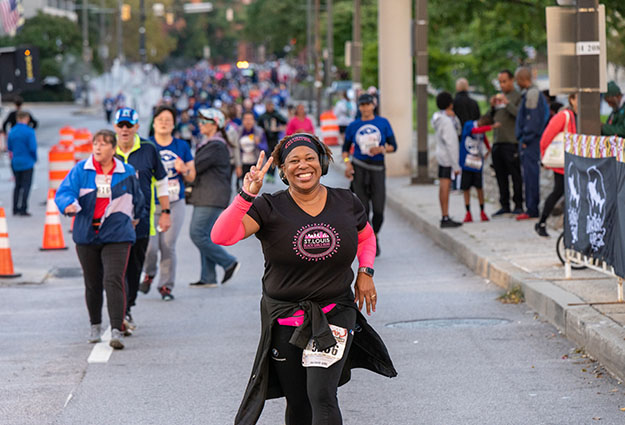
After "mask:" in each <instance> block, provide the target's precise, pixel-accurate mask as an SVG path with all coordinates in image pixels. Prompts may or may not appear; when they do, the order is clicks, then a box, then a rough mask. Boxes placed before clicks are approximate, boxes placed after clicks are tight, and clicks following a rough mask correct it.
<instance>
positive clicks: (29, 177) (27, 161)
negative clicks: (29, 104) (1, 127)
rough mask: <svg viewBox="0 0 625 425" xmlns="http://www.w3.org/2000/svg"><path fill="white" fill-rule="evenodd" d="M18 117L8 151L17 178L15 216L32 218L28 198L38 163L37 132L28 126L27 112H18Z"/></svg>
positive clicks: (14, 191) (8, 142) (14, 190)
mask: <svg viewBox="0 0 625 425" xmlns="http://www.w3.org/2000/svg"><path fill="white" fill-rule="evenodd" d="M16 117H17V123H16V124H15V125H14V126H13V127H11V131H10V132H9V137H8V140H7V149H8V150H9V155H10V156H11V171H13V176H14V177H15V189H13V215H21V216H30V213H29V212H28V196H29V194H30V185H31V183H32V181H33V171H34V169H35V163H36V162H37V138H36V137H35V130H33V129H32V128H31V127H30V126H29V125H28V124H29V122H30V114H29V113H28V112H26V111H18V112H17V114H16Z"/></svg>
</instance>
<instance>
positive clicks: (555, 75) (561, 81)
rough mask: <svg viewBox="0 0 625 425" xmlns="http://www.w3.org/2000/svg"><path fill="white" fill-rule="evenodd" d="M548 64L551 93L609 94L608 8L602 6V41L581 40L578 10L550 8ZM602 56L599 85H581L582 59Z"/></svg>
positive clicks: (600, 30) (547, 12)
mask: <svg viewBox="0 0 625 425" xmlns="http://www.w3.org/2000/svg"><path fill="white" fill-rule="evenodd" d="M546 14H547V62H548V67H549V93H550V94H551V95H558V94H569V93H576V92H578V91H580V90H582V91H592V92H605V91H607V84H608V83H607V78H606V68H607V56H606V39H605V6H604V5H599V9H598V13H597V16H598V19H599V40H593V41H580V42H578V41H577V9H576V8H574V7H559V6H553V7H547V8H546ZM592 55H599V84H598V85H593V84H585V83H584V81H583V79H582V82H581V85H582V86H583V87H579V85H580V83H579V82H578V73H577V70H578V68H579V63H578V57H579V56H592Z"/></svg>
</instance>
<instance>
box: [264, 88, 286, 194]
mask: <svg viewBox="0 0 625 425" xmlns="http://www.w3.org/2000/svg"><path fill="white" fill-rule="evenodd" d="M285 124H286V118H284V117H283V116H282V114H281V113H280V112H278V111H276V108H275V105H274V104H273V102H272V101H271V100H268V101H267V102H265V112H264V113H263V114H262V115H261V116H260V117H258V126H259V127H260V128H262V129H263V130H264V131H265V137H266V138H267V146H268V148H269V149H268V151H267V152H269V153H271V152H273V149H274V148H275V147H276V146H277V145H278V141H279V140H280V132H281V131H282V129H284V126H285ZM275 170H276V167H273V166H272V167H271V168H269V172H268V173H267V176H266V177H267V182H268V183H273V182H274V181H275V178H274V174H275Z"/></svg>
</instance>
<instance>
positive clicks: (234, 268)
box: [221, 261, 241, 285]
mask: <svg viewBox="0 0 625 425" xmlns="http://www.w3.org/2000/svg"><path fill="white" fill-rule="evenodd" d="M240 268H241V264H240V263H239V262H238V261H235V262H234V264H233V265H231V266H230V267H228V268H227V269H226V270H225V273H224V278H223V279H222V281H221V284H222V285H223V284H224V283H226V282H227V281H229V280H230V279H232V277H233V276H234V275H235V274H236V273H237V272H238V271H239V269H240Z"/></svg>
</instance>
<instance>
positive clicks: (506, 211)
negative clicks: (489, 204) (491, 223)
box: [493, 208, 511, 217]
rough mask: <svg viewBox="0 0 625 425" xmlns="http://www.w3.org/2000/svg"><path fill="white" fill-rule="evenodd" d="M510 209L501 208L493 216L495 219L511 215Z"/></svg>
mask: <svg viewBox="0 0 625 425" xmlns="http://www.w3.org/2000/svg"><path fill="white" fill-rule="evenodd" d="M510 212H511V211H510V208H500V209H499V210H497V212H496V213H495V214H493V217H499V216H500V215H504V214H510Z"/></svg>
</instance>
